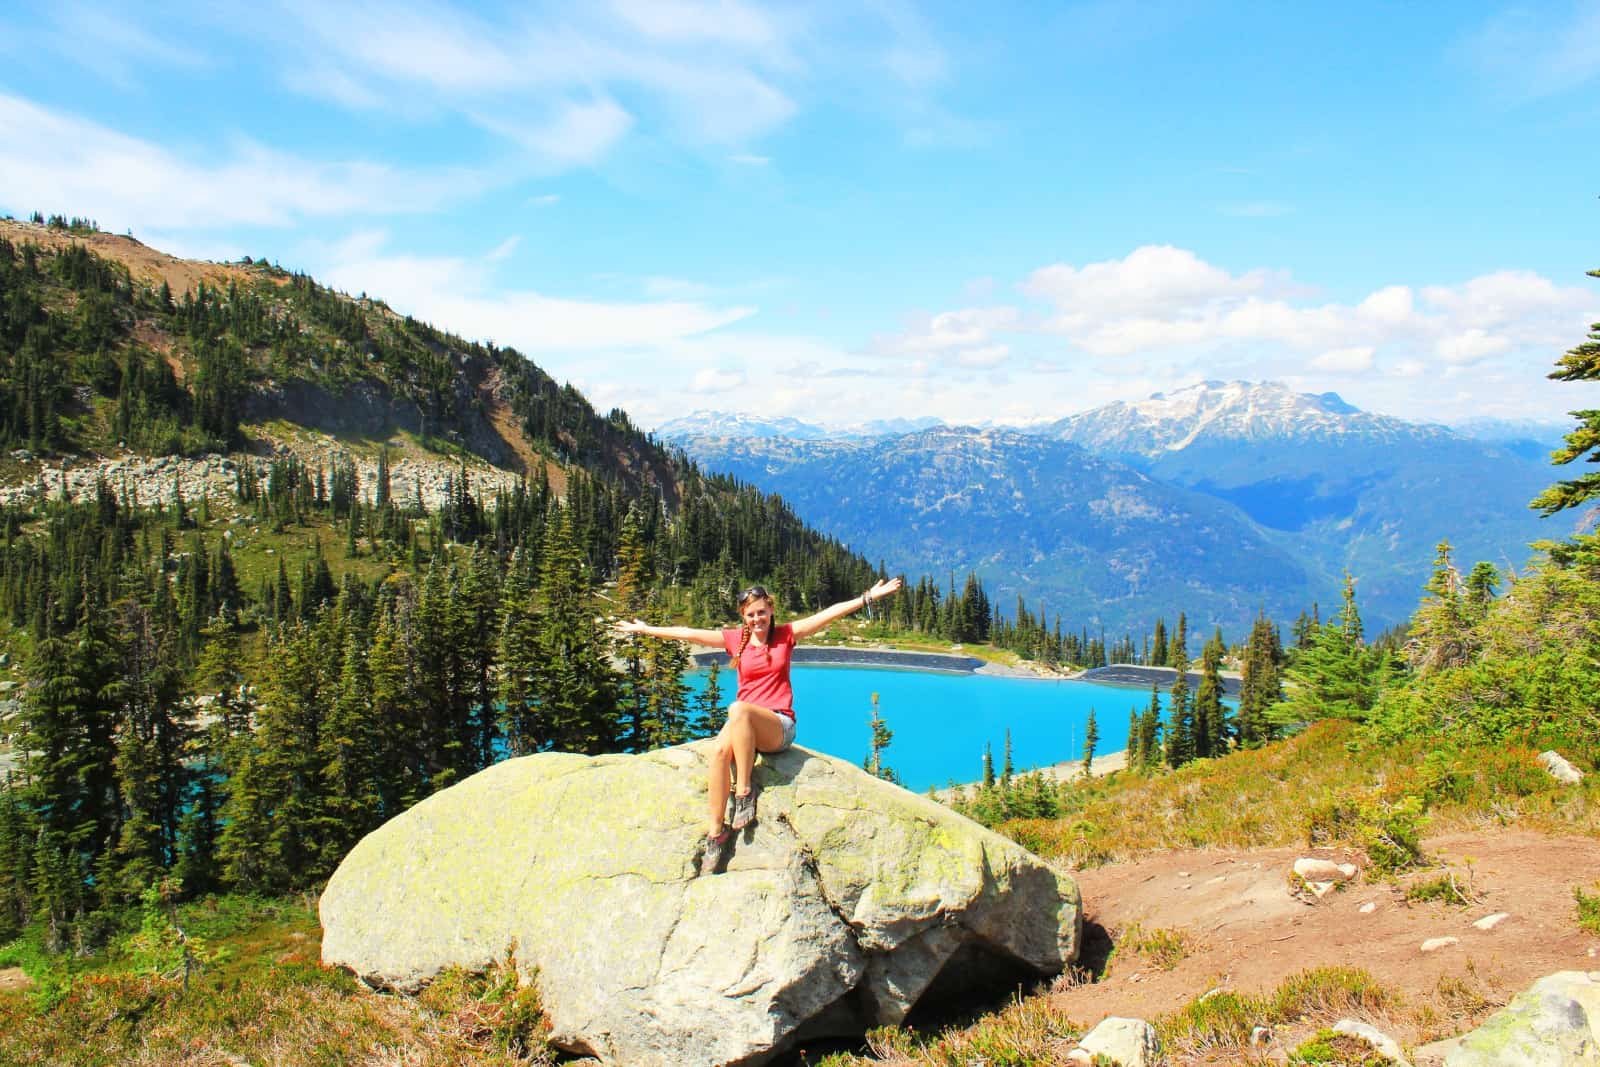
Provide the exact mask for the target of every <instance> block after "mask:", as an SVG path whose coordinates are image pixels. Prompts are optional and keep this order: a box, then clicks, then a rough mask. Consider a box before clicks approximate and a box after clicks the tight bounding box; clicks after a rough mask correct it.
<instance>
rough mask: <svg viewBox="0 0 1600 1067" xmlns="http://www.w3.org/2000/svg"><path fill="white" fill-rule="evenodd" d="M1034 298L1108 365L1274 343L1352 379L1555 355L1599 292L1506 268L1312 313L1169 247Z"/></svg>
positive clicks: (1281, 283)
mask: <svg viewBox="0 0 1600 1067" xmlns="http://www.w3.org/2000/svg"><path fill="white" fill-rule="evenodd" d="M1023 290H1024V292H1026V293H1028V294H1030V295H1033V296H1036V297H1039V298H1041V299H1043V300H1045V301H1047V302H1048V303H1049V304H1050V305H1052V313H1051V314H1050V315H1049V317H1048V318H1047V320H1046V323H1045V328H1046V329H1047V330H1049V331H1051V332H1053V333H1057V334H1060V335H1062V336H1064V337H1065V338H1067V339H1068V341H1069V342H1070V343H1071V344H1073V345H1075V346H1076V347H1078V348H1079V349H1081V350H1083V351H1085V352H1088V353H1089V354H1091V355H1094V356H1100V357H1123V358H1126V357H1129V356H1132V355H1135V354H1141V355H1149V354H1151V353H1153V352H1168V353H1172V354H1173V355H1175V356H1178V357H1180V358H1183V357H1188V358H1198V357H1200V356H1202V355H1204V354H1208V353H1209V354H1212V355H1215V354H1216V353H1219V352H1232V353H1234V354H1235V356H1236V357H1238V356H1239V355H1241V354H1246V353H1249V352H1250V351H1252V350H1253V349H1255V348H1259V347H1260V346H1264V345H1272V346H1286V347H1288V348H1290V349H1293V350H1298V351H1301V352H1316V353H1319V354H1320V358H1323V359H1325V360H1327V361H1329V362H1328V363H1327V364H1325V365H1324V369H1333V366H1332V364H1338V365H1340V367H1341V368H1342V369H1343V370H1345V371H1348V372H1355V371H1361V370H1366V369H1370V366H1371V365H1372V364H1369V363H1367V361H1366V359H1365V358H1364V357H1360V356H1358V355H1357V353H1358V352H1359V351H1360V350H1363V349H1370V350H1371V351H1372V353H1373V354H1374V359H1375V357H1376V354H1377V353H1380V352H1383V351H1386V350H1392V351H1393V353H1394V354H1395V356H1396V357H1398V358H1404V357H1418V356H1422V355H1424V354H1427V355H1432V356H1434V357H1435V358H1437V359H1439V360H1441V361H1443V362H1444V363H1447V364H1452V365H1462V364H1467V363H1473V362H1477V361H1480V360H1484V359H1488V358H1490V357H1493V356H1496V355H1499V354H1503V353H1511V352H1514V351H1519V350H1521V351H1528V350H1532V349H1541V348H1547V347H1548V346H1551V345H1554V344H1557V343H1559V342H1560V340H1561V339H1562V338H1565V337H1570V336H1571V335H1572V334H1573V332H1574V330H1575V329H1577V328H1578V327H1579V326H1581V325H1582V324H1584V323H1587V322H1588V321H1591V320H1590V318H1589V316H1590V315H1592V314H1593V313H1595V310H1596V308H1597V306H1600V298H1597V296H1596V294H1594V293H1593V292H1592V291H1590V290H1586V289H1578V288H1562V287H1559V286H1557V285H1555V284H1554V283H1552V282H1550V281H1549V280H1548V279H1546V278H1543V277H1540V276H1539V275H1537V274H1534V273H1532V272H1528V271H1500V272H1496V273H1492V274H1486V275H1481V276H1479V277H1477V278H1472V279H1470V280H1468V281H1466V282H1464V283H1462V284H1459V285H1453V286H1439V285H1435V286H1426V287H1424V288H1422V289H1421V290H1420V291H1414V290H1413V289H1412V288H1411V287H1409V286H1404V285H1390V286H1385V287H1383V288H1380V289H1378V290H1375V291H1374V292H1372V293H1371V294H1369V295H1368V296H1366V297H1365V298H1363V299H1361V300H1359V301H1357V302H1356V303H1354V304H1341V303H1322V304H1307V303H1304V302H1302V301H1300V300H1298V299H1295V298H1296V296H1297V295H1301V294H1303V292H1304V290H1301V289H1298V288H1297V287H1295V286H1294V285H1292V284H1291V283H1290V280H1289V279H1288V277H1287V276H1286V275H1283V274H1281V273H1278V272H1271V271H1265V270H1252V271H1247V272H1245V273H1243V274H1232V273H1229V272H1228V271H1226V270H1223V269H1222V268H1220V267H1216V266H1214V265H1212V264H1209V263H1206V262H1204V261H1203V260H1201V259H1200V258H1199V257H1198V256H1196V255H1195V254H1194V253H1192V252H1189V251H1187V250H1184V249H1178V248H1171V247H1165V246H1160V247H1155V246H1152V247H1145V248H1139V249H1135V250H1134V251H1133V252H1132V253H1130V254H1129V255H1128V256H1127V257H1125V258H1124V259H1121V260H1110V261H1105V262H1100V263H1091V264H1088V265H1086V266H1083V267H1074V266H1072V265H1069V264H1054V265H1051V266H1048V267H1044V268H1041V269H1040V270H1037V271H1035V272H1034V273H1033V274H1032V275H1031V276H1030V277H1029V278H1028V280H1027V282H1026V283H1025V284H1024V286H1023Z"/></svg>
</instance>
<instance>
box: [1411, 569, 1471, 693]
mask: <svg viewBox="0 0 1600 1067" xmlns="http://www.w3.org/2000/svg"><path fill="white" fill-rule="evenodd" d="M1469 610H1475V608H1474V609H1469V606H1468V603H1467V597H1466V595H1465V593H1464V591H1463V589H1462V582H1461V574H1460V572H1459V571H1457V570H1456V568H1455V565H1454V564H1453V563H1452V562H1451V560H1450V542H1449V541H1440V542H1439V544H1438V547H1437V548H1436V549H1435V550H1434V559H1433V573H1432V574H1431V575H1429V577H1428V585H1427V592H1426V594H1425V595H1424V596H1423V598H1422V604H1421V606H1419V607H1418V608H1417V610H1416V613H1415V614H1414V615H1412V617H1411V628H1410V636H1409V638H1408V639H1407V641H1406V646H1405V655H1406V660H1407V662H1408V663H1410V665H1411V667H1412V669H1413V670H1415V671H1416V672H1417V673H1419V674H1429V673H1432V672H1433V671H1438V670H1444V669H1446V668H1449V667H1460V666H1463V665H1464V664H1465V663H1466V662H1467V661H1468V660H1469V659H1470V658H1471V656H1472V653H1473V651H1474V649H1473V638H1472V634H1471V632H1470V624H1469V621H1468V612H1469Z"/></svg>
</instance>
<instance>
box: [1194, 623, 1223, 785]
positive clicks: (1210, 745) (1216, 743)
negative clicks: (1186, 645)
mask: <svg viewBox="0 0 1600 1067" xmlns="http://www.w3.org/2000/svg"><path fill="white" fill-rule="evenodd" d="M1226 650H1227V646H1226V645H1224V644H1223V641H1222V631H1221V630H1218V631H1217V632H1216V633H1215V634H1214V635H1212V637H1211V640H1209V641H1207V642H1206V643H1205V648H1204V649H1203V650H1202V652H1201V653H1200V688H1199V690H1198V691H1197V692H1196V693H1195V698H1194V740H1195V746H1194V747H1195V755H1196V756H1199V757H1201V758H1205V757H1209V756H1220V755H1222V754H1223V753H1225V752H1226V751H1227V750H1228V742H1227V737H1228V727H1227V721H1226V713H1227V709H1226V707H1225V706H1224V705H1223V703H1222V656H1223V653H1224V652H1225V651H1226Z"/></svg>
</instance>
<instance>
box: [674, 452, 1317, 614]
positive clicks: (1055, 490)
mask: <svg viewBox="0 0 1600 1067" xmlns="http://www.w3.org/2000/svg"><path fill="white" fill-rule="evenodd" d="M685 447H686V449H687V451H688V452H689V454H690V455H691V456H693V457H694V458H695V460H696V461H697V462H698V463H700V464H701V466H703V467H704V468H706V469H708V470H713V471H717V472H719V473H725V474H731V475H733V476H735V477H737V478H739V479H740V480H741V481H745V482H749V483H751V484H754V485H758V486H760V487H761V488H763V489H765V490H768V491H769V492H775V493H778V494H779V495H781V496H782V497H783V498H784V499H785V500H787V501H788V502H789V503H790V505H791V506H793V507H794V509H795V511H796V512H797V513H798V514H800V515H803V516H806V521H807V522H810V523H812V524H813V525H815V526H816V527H817V528H818V529H821V530H825V531H827V532H828V533H830V534H832V535H834V536H836V537H838V538H840V539H841V540H843V541H845V542H846V543H847V544H849V545H850V546H851V547H852V548H853V549H855V550H857V551H859V552H861V553H862V554H864V555H865V556H867V558H869V559H882V560H885V561H887V563H888V565H889V566H890V567H891V568H893V569H903V570H905V571H906V572H908V573H909V574H912V575H917V574H930V575H933V576H935V577H936V578H937V579H939V580H940V582H941V584H942V583H943V580H944V578H945V577H946V576H947V575H948V574H951V573H953V574H954V575H955V578H956V580H957V581H958V582H959V581H960V580H961V578H962V577H963V576H964V575H965V574H966V573H967V571H969V570H973V571H976V572H977V573H978V575H979V577H981V578H982V579H983V581H984V584H985V587H986V588H987V589H988V591H989V594H990V596H991V597H993V598H994V599H995V601H996V602H997V603H1000V604H1002V605H1005V606H1006V607H1007V608H1008V609H1009V607H1010V605H1011V604H1012V603H1013V602H1014V599H1015V597H1017V596H1018V595H1021V596H1024V597H1025V598H1026V599H1027V601H1028V604H1029V607H1030V610H1039V608H1040V606H1041V605H1040V602H1043V607H1044V608H1045V609H1046V610H1048V611H1049V612H1050V613H1051V614H1052V615H1053V614H1055V613H1057V612H1059V613H1060V614H1061V616H1062V619H1063V624H1064V625H1070V626H1072V627H1074V628H1077V627H1080V626H1087V627H1089V628H1090V629H1091V630H1098V628H1099V627H1101V626H1104V627H1106V628H1107V629H1108V631H1109V632H1111V633H1112V634H1113V635H1117V634H1120V633H1121V632H1123V631H1124V630H1128V631H1131V632H1135V633H1139V632H1143V631H1142V627H1144V626H1145V625H1147V623H1148V622H1149V621H1151V620H1153V619H1154V618H1155V617H1156V616H1157V615H1160V614H1166V615H1168V616H1171V615H1172V614H1173V613H1174V612H1175V611H1176V610H1179V609H1180V608H1183V609H1186V610H1188V611H1189V612H1190V617H1191V619H1192V620H1194V622H1195V625H1196V626H1197V627H1198V625H1199V624H1200V621H1201V620H1202V619H1208V620H1213V621H1215V622H1216V623H1218V624H1221V625H1224V626H1226V627H1228V628H1229V632H1239V631H1240V630H1242V629H1243V628H1245V627H1247V626H1248V624H1249V621H1250V620H1251V619H1253V618H1254V616H1255V613H1256V611H1258V610H1260V609H1261V608H1262V607H1266V608H1267V609H1268V610H1269V611H1273V612H1279V613H1281V612H1289V613H1290V614H1291V616H1292V613H1293V612H1294V611H1298V610H1299V608H1300V606H1301V605H1303V604H1308V603H1309V602H1310V598H1311V597H1313V596H1314V595H1316V593H1315V587H1314V584H1313V581H1312V578H1311V576H1310V574H1309V573H1308V572H1307V570H1306V568H1305V566H1304V565H1303V564H1302V563H1301V562H1300V561H1299V560H1297V559H1295V558H1294V556H1293V554H1292V553H1291V552H1289V551H1287V550H1286V549H1285V548H1284V547H1283V546H1281V545H1278V544H1275V543H1274V542H1273V540H1272V538H1271V536H1270V535H1269V534H1268V533H1266V532H1265V531H1263V530H1261V529H1260V528H1258V527H1257V526H1256V525H1255V524H1254V523H1252V522H1251V521H1250V520H1249V519H1248V518H1247V517H1246V516H1245V515H1244V514H1243V513H1241V512H1240V511H1239V510H1238V509H1237V508H1235V507H1233V506H1232V505H1230V504H1227V503H1225V502H1223V501H1219V500H1216V499H1214V498H1212V497H1209V496H1207V495H1205V494H1203V493H1196V492H1192V491H1189V490H1186V489H1183V488H1181V487H1178V486H1172V485H1167V484H1164V483H1162V482H1159V481H1156V480H1155V479H1152V478H1150V477H1149V476H1147V475H1145V474H1143V473H1141V472H1139V471H1137V470H1134V469H1133V468H1131V467H1129V466H1127V465H1125V464H1122V463H1118V462H1116V461H1113V460H1107V459H1103V458H1100V457H1098V456H1094V455H1092V454H1090V453H1089V452H1086V451H1084V450H1083V449H1082V448H1079V447H1078V446H1076V445H1073V444H1070V443H1067V442H1063V441H1056V440H1052V439H1050V438H1048V437H1043V436H1040V435H1037V434H1025V433H1020V432H1018V431H1016V430H1005V429H984V430H978V429H973V428H970V427H956V428H950V427H941V428H936V429H931V430H924V431H921V432H919V433H912V434H903V435H901V436H898V437H892V438H877V439H854V440H846V439H834V440H827V441H788V440H783V439H778V438H765V439H758V438H733V437H707V438H695V439H691V440H690V441H688V442H685ZM1196 632H1199V631H1198V630H1197V631H1196Z"/></svg>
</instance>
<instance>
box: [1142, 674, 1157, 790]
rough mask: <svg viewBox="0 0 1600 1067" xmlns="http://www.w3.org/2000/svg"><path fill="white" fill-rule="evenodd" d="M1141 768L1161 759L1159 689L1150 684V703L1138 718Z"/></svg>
mask: <svg viewBox="0 0 1600 1067" xmlns="http://www.w3.org/2000/svg"><path fill="white" fill-rule="evenodd" d="M1139 753H1140V758H1141V759H1142V760H1143V762H1142V763H1141V764H1140V769H1141V770H1150V769H1151V768H1153V767H1154V766H1156V764H1157V763H1158V762H1159V761H1160V759H1161V691H1160V690H1159V689H1158V688H1157V687H1156V686H1154V685H1151V686H1150V705H1149V707H1147V708H1145V711H1144V716H1143V717H1142V718H1141V719H1140V720H1139Z"/></svg>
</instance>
